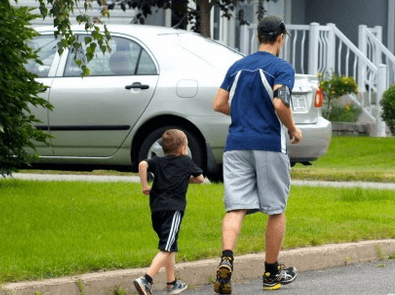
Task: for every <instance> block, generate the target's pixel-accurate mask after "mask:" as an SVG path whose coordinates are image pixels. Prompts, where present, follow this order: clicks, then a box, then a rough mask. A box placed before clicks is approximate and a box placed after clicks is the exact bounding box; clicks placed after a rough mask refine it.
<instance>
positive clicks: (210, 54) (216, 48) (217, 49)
mask: <svg viewBox="0 0 395 295" xmlns="http://www.w3.org/2000/svg"><path fill="white" fill-rule="evenodd" d="M179 42H180V43H181V46H182V47H183V48H184V49H186V50H188V51H189V52H191V53H193V54H194V55H196V56H198V57H199V58H201V59H202V60H204V61H206V62H207V63H209V64H211V65H213V66H214V67H216V68H222V67H223V66H224V65H229V61H236V60H239V59H241V58H242V57H243V54H242V53H240V52H238V51H236V50H234V49H232V48H230V47H228V46H225V45H223V44H221V43H219V42H217V41H214V40H212V39H210V38H205V37H202V36H199V35H195V34H179Z"/></svg>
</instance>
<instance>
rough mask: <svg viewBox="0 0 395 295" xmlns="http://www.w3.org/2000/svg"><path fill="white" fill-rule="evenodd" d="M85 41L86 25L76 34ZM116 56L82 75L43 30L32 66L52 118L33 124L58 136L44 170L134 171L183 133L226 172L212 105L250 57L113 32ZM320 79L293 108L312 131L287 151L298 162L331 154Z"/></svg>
mask: <svg viewBox="0 0 395 295" xmlns="http://www.w3.org/2000/svg"><path fill="white" fill-rule="evenodd" d="M72 29H73V31H74V33H75V34H76V35H77V36H78V38H79V39H80V40H81V41H82V43H84V42H83V40H84V38H85V37H86V34H87V33H86V32H85V30H84V29H83V27H80V26H75V27H73V28H72ZM108 29H109V31H110V32H111V36H112V39H111V41H110V44H111V47H112V53H111V54H109V53H106V54H102V53H101V52H99V51H98V52H96V55H95V57H94V58H93V60H92V61H91V62H90V63H89V64H88V66H89V68H90V71H91V75H90V76H89V77H84V78H81V77H80V73H81V72H80V69H79V68H78V67H77V65H76V64H75V62H74V61H73V58H74V54H73V53H72V52H69V51H67V50H66V51H65V52H64V53H63V54H62V55H61V56H59V55H58V53H57V50H56V43H57V40H56V39H55V38H54V34H53V28H48V27H41V28H40V27H39V28H36V30H37V31H39V32H40V33H41V36H39V37H36V38H35V39H34V40H33V41H32V43H31V45H32V47H34V48H41V50H40V57H41V60H42V61H43V65H38V64H35V63H33V62H32V63H29V64H28V65H27V68H28V69H29V70H30V71H32V72H34V73H36V74H37V75H38V76H39V78H38V80H39V81H40V82H42V83H44V84H45V85H48V86H50V88H49V89H48V90H47V91H46V92H45V93H44V94H43V95H44V96H45V98H46V99H47V100H48V101H49V102H50V103H51V104H52V105H53V106H54V110H53V111H48V110H46V109H42V108H34V107H32V108H31V110H32V112H33V114H34V115H36V117H37V118H38V119H40V120H41V121H42V123H40V124H38V125H37V126H35V127H36V128H38V129H42V130H45V131H46V132H48V133H50V134H51V135H52V136H53V139H52V140H51V142H50V146H46V145H43V144H40V143H36V148H37V152H38V154H39V156H40V158H39V164H46V165H47V164H50V165H54V164H55V165H56V164H58V165H62V167H66V166H65V165H72V166H77V167H79V168H81V169H85V170H90V169H93V168H95V167H96V168H99V167H102V168H115V169H118V170H131V171H136V168H137V164H138V162H139V161H140V160H142V159H144V158H149V157H152V156H153V155H161V154H162V149H161V145H160V136H161V134H162V133H163V131H164V130H166V129H168V128H174V127H175V128H179V129H182V130H184V131H185V132H186V134H187V136H188V139H189V153H190V155H191V157H192V158H193V160H194V161H195V162H196V163H197V164H198V165H200V166H201V167H202V168H203V169H204V170H205V171H207V172H208V173H209V174H210V173H211V174H216V173H218V172H219V170H220V169H219V167H220V165H219V164H221V162H222V153H223V148H224V145H225V140H226V136H227V132H228V126H229V123H230V118H229V117H227V116H225V115H222V114H219V113H216V112H214V111H213V109H212V102H213V98H214V96H215V93H216V91H217V89H218V87H219V86H220V85H221V82H222V80H223V78H224V76H225V73H226V71H227V69H228V68H229V66H230V65H231V64H233V63H234V62H235V61H236V60H238V59H240V58H242V57H243V55H242V54H241V53H239V52H237V51H235V50H233V49H231V48H229V47H226V46H224V45H222V44H219V43H218V42H215V41H213V40H211V39H208V38H204V37H202V36H200V35H198V34H195V33H192V32H188V31H184V30H177V29H171V28H164V27H151V26H142V25H108ZM317 83H318V81H317V80H316V79H315V78H314V77H310V76H306V75H297V77H296V82H295V88H294V92H293V93H294V95H293V106H294V115H295V120H296V123H297V125H298V127H299V128H300V129H302V131H303V133H304V139H303V142H302V143H301V144H300V145H297V146H294V145H292V146H291V145H289V155H290V158H291V162H293V163H294V162H309V161H312V160H315V159H317V158H319V157H320V156H322V155H324V154H325V153H326V151H327V149H328V145H329V142H330V138H331V124H330V122H328V121H327V120H325V119H323V118H322V116H321V111H320V109H319V108H316V107H314V99H315V92H316V89H317Z"/></svg>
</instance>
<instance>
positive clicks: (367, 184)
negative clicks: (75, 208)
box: [7, 173, 395, 190]
mask: <svg viewBox="0 0 395 295" xmlns="http://www.w3.org/2000/svg"><path fill="white" fill-rule="evenodd" d="M7 178H8V179H10V178H14V179H20V180H42V181H48V180H52V181H101V182H103V181H105V182H116V181H130V182H138V181H139V177H138V176H110V175H69V174H66V175H58V174H24V173H14V174H13V175H12V177H7ZM292 185H296V186H303V185H304V186H330V187H349V188H352V187H361V188H373V189H389V190H395V183H380V182H352V181H350V182H346V181H344V182H335V181H309V180H292Z"/></svg>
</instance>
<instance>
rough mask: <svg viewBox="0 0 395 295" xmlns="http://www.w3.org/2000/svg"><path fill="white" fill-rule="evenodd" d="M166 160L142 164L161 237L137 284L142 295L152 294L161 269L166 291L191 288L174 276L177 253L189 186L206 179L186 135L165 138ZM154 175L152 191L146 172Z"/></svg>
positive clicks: (169, 132)
mask: <svg viewBox="0 0 395 295" xmlns="http://www.w3.org/2000/svg"><path fill="white" fill-rule="evenodd" d="M162 147H163V151H164V153H165V156H164V157H154V158H152V159H147V160H145V161H141V162H140V164H139V174H140V180H141V185H142V188H143V194H145V195H148V194H149V195H150V207H151V213H152V225H153V228H154V230H155V232H156V233H157V234H158V237H159V250H160V251H159V253H158V254H157V255H156V256H155V257H154V259H153V261H152V263H151V266H150V268H149V270H148V272H147V273H146V274H145V275H144V276H142V277H141V278H138V279H136V280H134V285H135V287H136V289H137V291H138V292H139V293H140V295H146V294H152V283H153V282H152V281H153V278H154V276H155V275H156V274H157V273H158V272H159V270H160V269H161V268H162V267H165V270H166V277H167V290H168V292H169V293H171V294H178V293H180V292H182V291H184V290H185V289H186V288H187V287H188V286H187V285H186V284H185V283H184V282H182V281H180V280H178V279H177V278H176V277H175V274H174V265H175V260H174V253H175V252H177V251H178V245H177V238H178V232H179V229H180V225H181V220H182V217H183V215H184V211H185V206H186V199H185V195H186V192H187V189H188V184H189V183H190V182H191V183H202V182H204V177H203V175H202V173H203V171H202V169H200V168H199V167H198V166H197V165H196V164H195V163H194V162H193V161H192V159H191V158H190V157H188V156H187V154H188V140H187V137H186V135H185V133H184V132H182V131H181V130H177V129H170V130H167V131H166V132H164V133H163V135H162ZM148 170H149V171H150V172H152V173H153V174H154V183H153V186H152V189H151V187H150V186H149V185H148V181H147V171H148Z"/></svg>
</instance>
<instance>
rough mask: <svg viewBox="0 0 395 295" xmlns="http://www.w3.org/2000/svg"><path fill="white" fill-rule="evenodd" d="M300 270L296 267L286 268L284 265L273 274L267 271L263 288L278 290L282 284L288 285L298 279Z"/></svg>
mask: <svg viewBox="0 0 395 295" xmlns="http://www.w3.org/2000/svg"><path fill="white" fill-rule="evenodd" d="M297 276H298V271H297V270H296V268H295V267H288V268H286V267H285V266H284V265H279V266H278V272H277V273H276V274H271V273H270V272H265V273H264V275H263V290H277V289H280V288H281V286H282V285H287V284H290V283H292V282H293V281H295V280H296V278H297Z"/></svg>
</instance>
